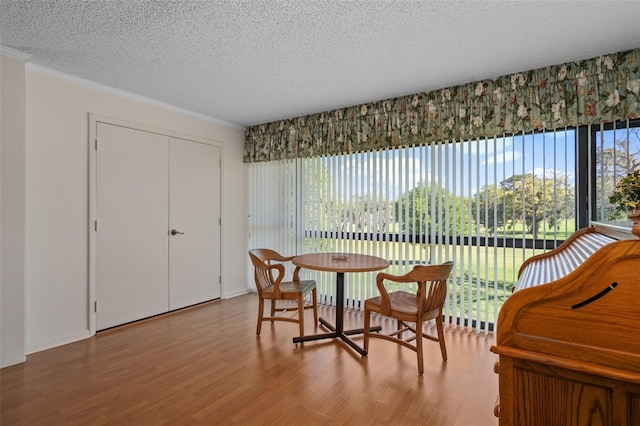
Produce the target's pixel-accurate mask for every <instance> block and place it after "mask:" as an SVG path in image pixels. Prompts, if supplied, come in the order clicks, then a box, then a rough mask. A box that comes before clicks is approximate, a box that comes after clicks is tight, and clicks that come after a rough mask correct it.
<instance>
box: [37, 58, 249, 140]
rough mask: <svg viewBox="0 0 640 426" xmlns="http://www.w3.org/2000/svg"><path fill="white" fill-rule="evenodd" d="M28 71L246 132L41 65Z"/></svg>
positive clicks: (241, 128) (210, 118) (231, 124)
mask: <svg viewBox="0 0 640 426" xmlns="http://www.w3.org/2000/svg"><path fill="white" fill-rule="evenodd" d="M26 69H27V70H28V71H33V72H36V73H38V74H44V75H47V76H50V77H54V78H57V79H60V80H64V81H67V82H69V83H74V84H78V85H81V86H84V87H87V88H90V89H95V90H100V91H102V92H106V93H111V94H115V95H118V96H121V97H123V98H127V99H130V100H133V101H136V102H140V103H143V104H147V105H152V106H156V107H160V108H164V109H167V110H170V111H173V112H176V113H179V114H183V115H187V116H189V117H193V118H197V119H199V120H203V121H207V122H209V123H214V124H218V125H221V126H224V127H229V128H232V129H236V130H242V131H243V132H244V130H245V127H244V126H240V125H238V124H235V123H230V122H228V121H224V120H220V119H217V118H215V117H210V116H208V115H205V114H200V113H198V112H194V111H191V110H188V109H185V108H180V107H177V106H175V105H171V104H168V103H166V102H161V101H158V100H155V99H151V98H147V97H145V96H141V95H137V94H135V93H131V92H127V91H125V90H120V89H116V88H114V87H111V86H107V85H104V84H100V83H96V82H95V81H91V80H85V79H83V78H80V77H76V76H73V75H69V74H65V73H63V72H60V71H56V70H52V69H51V68H47V67H43V66H41V65H36V64H33V63H27V64H26Z"/></svg>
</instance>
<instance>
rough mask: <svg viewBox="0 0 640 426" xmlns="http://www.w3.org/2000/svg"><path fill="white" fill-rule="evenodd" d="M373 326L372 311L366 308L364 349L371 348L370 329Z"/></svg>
mask: <svg viewBox="0 0 640 426" xmlns="http://www.w3.org/2000/svg"><path fill="white" fill-rule="evenodd" d="M370 326H371V311H369V310H367V309H366V308H365V310H364V350H365V351H367V349H368V348H369V329H370Z"/></svg>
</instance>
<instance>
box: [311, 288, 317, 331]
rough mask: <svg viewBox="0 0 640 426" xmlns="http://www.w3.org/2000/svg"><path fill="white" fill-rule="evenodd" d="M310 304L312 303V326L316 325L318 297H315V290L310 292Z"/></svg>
mask: <svg viewBox="0 0 640 426" xmlns="http://www.w3.org/2000/svg"><path fill="white" fill-rule="evenodd" d="M311 302H312V303H313V325H314V326H315V325H317V324H318V297H317V295H316V289H315V288H314V289H313V290H312V291H311Z"/></svg>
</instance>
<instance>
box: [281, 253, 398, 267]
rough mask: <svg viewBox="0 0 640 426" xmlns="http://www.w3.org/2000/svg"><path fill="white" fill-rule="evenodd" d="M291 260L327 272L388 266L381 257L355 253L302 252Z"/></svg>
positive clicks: (297, 264) (298, 264)
mask: <svg viewBox="0 0 640 426" xmlns="http://www.w3.org/2000/svg"><path fill="white" fill-rule="evenodd" d="M292 262H293V264H294V265H296V266H300V267H302V268H306V269H313V270H316V271H329V272H367V271H378V270H380V269H385V268H387V267H388V266H389V262H388V261H386V260H385V259H383V258H381V257H377V256H369V255H366V254H355V253H310V254H302V255H300V256H296V257H294V258H293V261H292Z"/></svg>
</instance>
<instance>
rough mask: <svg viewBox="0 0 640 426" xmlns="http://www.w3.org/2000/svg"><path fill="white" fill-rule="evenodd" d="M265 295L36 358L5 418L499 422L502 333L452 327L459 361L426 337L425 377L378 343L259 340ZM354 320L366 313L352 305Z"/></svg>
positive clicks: (274, 334)
mask: <svg viewBox="0 0 640 426" xmlns="http://www.w3.org/2000/svg"><path fill="white" fill-rule="evenodd" d="M257 303H258V299H257V296H256V295H255V294H248V295H244V296H239V297H235V298H232V299H227V300H222V301H215V302H210V303H207V304H203V305H200V306H197V307H194V308H190V309H186V310H183V311H179V312H176V313H172V314H168V315H163V316H159V317H156V318H152V319H148V320H144V321H141V322H138V323H135V324H132V325H127V326H123V327H119V328H115V329H112V330H108V331H104V332H100V333H98V334H97V335H96V336H94V337H92V338H90V339H86V340H83V341H80V342H76V343H72V344H69V345H65V346H61V347H58V348H54V349H50V350H47V351H42V352H38V353H35V354H32V355H29V356H28V357H27V361H26V362H25V363H23V364H19V365H15V366H11V367H7V368H4V369H2V370H0V404H1V408H0V423H1V424H2V425H62V424H73V425H190V424H205V425H214V424H215V425H253V424H262V425H270V424H281V425H298V424H300V425H303V424H304V425H328V424H331V425H343V424H344V425H347V424H348V425H418V424H420V425H430V426H437V425H447V426H452V425H454V426H455V425H469V426H484V425H487V426H488V425H491V426H495V425H497V423H498V422H497V419H496V418H495V417H494V416H493V404H494V402H495V399H496V395H497V389H498V378H497V376H496V374H495V373H493V364H494V361H495V359H496V357H495V355H494V354H492V353H490V352H489V347H490V346H491V343H492V340H493V336H491V335H489V336H485V335H482V334H476V333H475V332H472V331H468V330H463V329H459V328H456V327H455V326H451V327H448V328H446V327H445V335H446V336H445V339H446V343H447V349H448V355H449V360H448V361H447V362H446V363H445V362H443V361H442V358H441V356H440V349H439V347H438V344H437V343H434V342H430V341H425V372H424V375H423V376H419V375H418V373H417V364H416V358H415V353H413V352H411V351H409V350H407V349H406V348H402V347H399V346H398V345H395V344H393V343H390V342H386V341H382V340H378V339H372V340H371V343H370V349H369V356H368V357H367V358H364V359H363V358H361V357H360V356H359V355H358V354H357V353H356V352H355V351H353V350H352V349H350V348H348V347H347V346H346V345H345V344H344V343H342V342H340V341H337V340H330V341H326V340H325V341H316V342H308V343H305V344H304V345H301V346H298V347H296V346H295V345H293V343H292V341H291V338H292V337H293V336H294V335H296V333H297V329H298V325H297V324H294V323H286V322H278V323H275V324H274V325H271V324H269V323H265V324H264V325H263V327H262V333H261V335H260V336H256V335H255V325H256V317H257ZM320 315H321V316H323V317H325V318H327V319H332V318H333V317H334V310H333V308H330V307H325V306H321V307H320ZM305 320H306V333H308V334H311V333H314V332H321V331H323V330H322V328H320V327H314V326H313V324H312V323H313V317H312V313H311V311H306V317H305ZM331 322H333V321H331ZM390 326H392V324H391V323H389V324H387V323H384V324H383V330H384V329H386V328H388V327H390ZM345 327H347V328H356V327H362V314H361V313H359V312H352V311H346V313H345ZM355 340H356V341H357V342H359V343H360V344H361V343H362V338H361V337H359V336H358V337H355Z"/></svg>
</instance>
